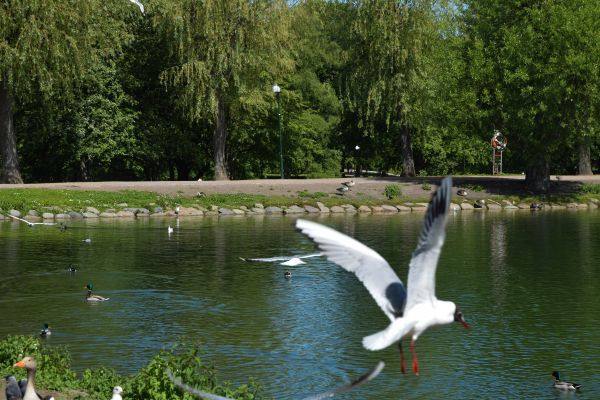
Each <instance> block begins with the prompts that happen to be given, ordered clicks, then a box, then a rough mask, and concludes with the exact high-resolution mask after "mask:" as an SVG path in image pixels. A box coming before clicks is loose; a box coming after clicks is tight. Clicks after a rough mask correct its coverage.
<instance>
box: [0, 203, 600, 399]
mask: <svg viewBox="0 0 600 400" xmlns="http://www.w3.org/2000/svg"><path fill="white" fill-rule="evenodd" d="M312 219H316V220H317V221H319V222H322V223H325V224H327V225H330V226H332V227H334V228H336V229H338V230H340V231H342V232H344V233H346V234H349V235H351V236H353V237H355V238H357V239H359V240H360V241H362V242H363V243H365V244H367V245H368V246H370V247H372V248H373V249H375V250H376V251H378V252H379V253H380V254H381V255H382V256H383V257H385V258H386V259H387V260H388V261H389V262H390V264H391V265H392V266H393V267H394V269H395V270H396V272H397V273H398V275H399V276H400V278H401V279H402V280H403V281H406V275H407V268H408V262H409V260H410V256H411V253H412V251H413V249H414V247H415V245H416V242H417V238H418V233H419V231H420V228H421V223H422V219H423V214H418V213H412V214H403V215H395V216H383V215H381V216H379V215H355V216H322V217H318V218H314V217H313V218H312ZM169 224H171V225H172V226H173V227H174V229H175V230H174V232H173V234H171V235H170V236H169V235H168V234H167V226H168V225H169ZM87 238H90V239H91V242H90V243H86V242H84V241H83V240H84V239H87ZM314 252H315V248H314V247H313V245H312V243H311V242H310V241H309V240H308V239H307V238H306V237H305V236H304V235H302V234H300V233H299V232H297V231H296V230H295V229H294V218H293V217H287V216H277V217H256V218H255V217H233V218H223V217H221V218H189V219H180V221H179V223H178V224H177V225H176V221H175V220H173V219H147V220H135V221H125V220H113V221H96V222H90V221H79V222H70V223H69V229H67V230H66V231H64V232H61V231H60V230H59V229H58V228H57V227H48V226H35V227H33V228H29V227H27V226H26V225H25V224H22V223H15V222H4V223H0V273H1V279H0V310H1V312H2V318H3V323H2V324H0V338H4V337H5V336H6V335H9V334H24V335H35V334H36V333H37V332H39V329H40V328H41V326H42V324H43V323H45V322H47V323H49V324H50V326H51V327H52V331H53V334H52V336H51V337H49V338H48V339H47V340H46V343H47V345H50V346H54V345H66V346H68V348H69V350H70V352H71V355H72V361H73V368H74V369H75V370H76V371H82V370H83V369H84V368H87V367H97V366H106V367H111V368H114V369H116V370H117V371H119V372H121V373H134V372H137V371H138V370H139V369H140V368H142V367H143V366H145V365H146V363H147V362H148V361H149V359H150V358H151V357H152V356H154V355H155V354H156V353H157V352H158V351H159V349H161V348H163V347H168V346H170V345H171V344H174V343H177V342H180V341H182V340H183V341H186V342H193V343H200V345H201V355H202V357H203V360H204V361H205V362H206V363H208V364H212V365H215V366H216V368H217V370H218V375H219V378H220V379H223V380H228V381H231V382H233V383H234V384H240V383H243V382H246V381H247V378H248V377H250V376H251V377H254V378H256V379H257V380H258V382H260V383H261V384H262V386H263V388H264V392H265V393H266V394H268V395H270V396H272V397H274V398H277V399H298V398H302V397H303V396H306V395H308V394H312V393H316V392H319V391H322V390H324V389H326V388H329V387H332V386H338V385H340V384H342V383H344V382H346V381H349V380H351V379H353V378H354V377H356V376H358V375H360V374H362V373H363V372H365V371H366V370H367V369H369V368H371V367H373V366H374V365H375V363H376V362H377V361H378V360H380V359H382V360H384V361H385V362H386V367H385V369H384V370H383V372H382V373H381V374H380V376H379V377H378V378H376V379H375V380H374V381H372V382H370V383H369V384H367V385H365V386H363V387H361V388H359V389H358V390H356V391H354V392H351V393H349V394H347V395H344V396H340V398H346V399H525V398H530V399H559V398H561V399H562V398H577V399H599V398H600V212H596V211H589V212H588V211H577V212H569V211H542V212H537V213H530V212H529V211H516V212H507V211H503V212H459V213H456V214H451V215H450V216H449V221H448V226H447V236H446V244H445V246H444V249H443V251H442V255H441V259H440V264H439V268H438V273H437V294H438V298H440V299H443V300H452V301H454V302H456V303H457V304H459V305H460V307H461V309H462V310H463V312H464V314H465V317H466V319H467V321H468V322H469V323H470V324H471V326H472V329H471V330H469V331H467V330H465V329H464V328H462V326H461V325H459V324H452V325H448V326H444V327H440V328H436V329H432V330H429V331H427V332H426V333H425V334H423V335H422V336H421V337H420V338H419V340H418V341H417V352H418V355H419V362H420V366H421V375H420V376H418V377H415V376H414V375H412V374H406V375H402V374H401V373H400V368H399V356H398V350H397V347H396V346H391V347H389V348H387V349H385V350H382V351H379V352H371V351H368V350H365V349H364V348H363V347H362V345H361V340H362V337H363V336H365V335H368V334H371V333H374V332H376V331H379V330H381V329H384V328H385V327H386V326H387V324H388V323H389V320H388V319H387V318H386V317H385V315H384V314H383V313H382V312H381V310H379V308H378V307H377V305H376V304H375V302H374V301H373V300H372V298H371V296H370V295H369V293H368V292H367V291H366V289H365V288H364V287H363V286H362V284H361V283H360V282H359V281H358V280H357V279H356V277H355V276H354V275H352V274H350V273H347V272H345V271H344V270H342V269H341V268H340V267H338V266H336V265H334V264H332V263H329V262H328V261H326V260H325V259H324V258H322V257H315V258H309V259H306V260H305V261H306V264H303V265H299V266H295V267H285V266H282V265H279V264H278V263H250V262H244V261H242V260H240V257H273V256H284V255H289V256H292V255H304V254H309V253H314ZM69 263H74V264H77V266H78V268H79V271H78V272H76V273H73V274H71V273H68V272H66V268H67V267H68V265H69ZM286 270H290V271H291V272H292V274H293V277H292V279H291V280H286V279H284V277H283V273H284V271H286ZM88 282H92V283H93V285H94V289H95V292H96V293H98V294H100V295H103V296H106V297H110V298H111V299H110V300H109V301H108V302H104V303H101V304H86V303H85V302H84V297H85V289H84V286H85V284H87V283H88ZM405 348H406V349H408V346H405ZM406 353H407V355H408V362H409V366H410V354H409V353H410V352H409V351H406ZM553 370H559V371H561V374H562V375H563V378H566V379H572V380H574V381H577V382H579V383H582V384H583V385H584V387H583V390H582V391H581V393H578V394H574V393H570V394H568V393H567V394H565V393H560V392H557V391H555V390H554V389H553V388H552V387H551V383H552V378H551V376H550V373H551V372H552V371H553Z"/></svg>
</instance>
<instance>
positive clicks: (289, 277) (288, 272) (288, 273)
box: [283, 271, 292, 279]
mask: <svg viewBox="0 0 600 400" xmlns="http://www.w3.org/2000/svg"><path fill="white" fill-rule="evenodd" d="M283 277H284V278H285V279H291V278H292V273H291V272H290V271H285V272H284V273H283Z"/></svg>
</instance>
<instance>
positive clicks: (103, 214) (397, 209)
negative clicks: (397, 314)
mask: <svg viewBox="0 0 600 400" xmlns="http://www.w3.org/2000/svg"><path fill="white" fill-rule="evenodd" d="M599 206H600V200H598V199H591V200H590V202H589V203H567V204H553V203H531V204H526V203H518V204H514V203H512V202H510V201H508V200H502V202H500V203H499V202H497V201H494V200H484V199H480V200H477V201H475V202H469V201H463V202H462V203H460V204H456V203H451V204H450V209H451V210H453V211H471V210H472V211H483V210H486V211H501V210H507V211H511V210H533V211H538V210H559V209H571V210H584V209H585V210H588V209H597V208H598V207H599ZM426 210H427V203H410V202H407V203H403V204H398V205H389V204H384V205H381V206H367V205H361V206H358V207H356V206H354V205H352V204H343V205H340V206H332V207H327V206H325V205H324V204H323V203H321V202H317V203H316V205H314V206H313V205H302V206H298V205H292V206H289V207H275V206H269V207H265V206H263V205H262V204H258V203H257V204H254V206H253V207H246V206H240V207H237V208H235V207H234V208H226V207H219V206H216V205H215V206H211V207H210V208H205V207H202V206H194V207H177V209H175V210H171V209H169V210H163V209H162V208H161V207H153V208H152V210H149V209H147V208H142V207H128V205H127V204H125V203H121V204H117V205H116V207H115V208H109V209H105V210H104V211H100V210H98V209H97V208H95V207H86V208H85V209H82V210H79V211H72V210H69V211H65V210H60V209H58V208H56V207H46V208H44V211H43V212H38V211H36V210H29V211H28V212H26V213H25V214H23V213H21V212H20V211H19V210H14V209H12V210H8V211H3V210H0V221H2V220H11V219H13V218H11V216H12V217H15V218H20V219H24V220H26V221H28V222H31V223H36V222H53V221H64V220H73V219H98V218H100V219H110V218H155V217H185V216H221V215H222V216H226V215H276V214H324V213H331V214H344V213H345V214H351V213H364V214H367V213H370V214H396V213H404V212H424V211H426Z"/></svg>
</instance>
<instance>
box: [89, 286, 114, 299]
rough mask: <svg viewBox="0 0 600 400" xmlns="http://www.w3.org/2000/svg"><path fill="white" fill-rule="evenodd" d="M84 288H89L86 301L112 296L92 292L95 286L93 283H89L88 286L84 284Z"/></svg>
mask: <svg viewBox="0 0 600 400" xmlns="http://www.w3.org/2000/svg"><path fill="white" fill-rule="evenodd" d="M84 288H85V289H87V290H88V291H87V295H86V296H85V300H86V301H106V300H108V299H110V297H102V296H98V295H97V294H92V289H93V288H94V287H93V286H92V284H91V283H88V284H87V285H86V286H84Z"/></svg>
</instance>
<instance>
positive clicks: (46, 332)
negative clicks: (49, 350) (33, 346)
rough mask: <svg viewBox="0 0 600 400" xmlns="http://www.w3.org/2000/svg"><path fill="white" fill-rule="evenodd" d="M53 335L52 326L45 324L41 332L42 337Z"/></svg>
mask: <svg viewBox="0 0 600 400" xmlns="http://www.w3.org/2000/svg"><path fill="white" fill-rule="evenodd" d="M50 335H52V331H50V326H49V325H48V324H44V327H43V328H42V330H41V331H40V336H50Z"/></svg>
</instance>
